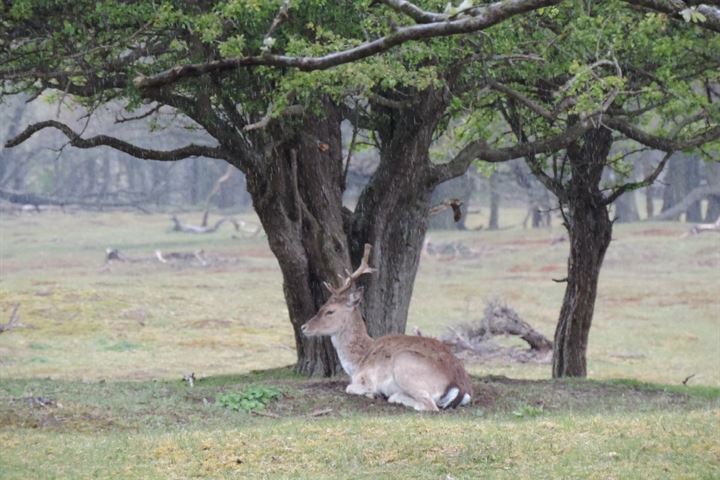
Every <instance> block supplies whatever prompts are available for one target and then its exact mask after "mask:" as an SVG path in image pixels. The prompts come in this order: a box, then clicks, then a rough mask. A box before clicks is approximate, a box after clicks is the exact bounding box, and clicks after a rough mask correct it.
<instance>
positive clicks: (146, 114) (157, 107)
mask: <svg viewBox="0 0 720 480" xmlns="http://www.w3.org/2000/svg"><path fill="white" fill-rule="evenodd" d="M162 107H163V105H162V104H157V105H155V106H154V107H153V108H151V109H150V110H148V111H147V112H144V113H141V114H139V115H135V116H132V117H123V116H120V117H117V118H116V119H115V123H125V122H132V121H133V120H142V119H143V118H147V117H149V116H150V115H152V114H153V113H155V112H159V111H160V109H161V108H162Z"/></svg>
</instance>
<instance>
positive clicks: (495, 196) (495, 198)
mask: <svg viewBox="0 0 720 480" xmlns="http://www.w3.org/2000/svg"><path fill="white" fill-rule="evenodd" d="M489 183H490V220H489V221H488V229H489V230H497V229H498V228H499V223H498V217H499V213H498V211H499V210H500V208H499V207H500V194H499V193H498V173H497V171H495V172H493V174H492V175H490V182H489Z"/></svg>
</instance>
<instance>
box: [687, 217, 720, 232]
mask: <svg viewBox="0 0 720 480" xmlns="http://www.w3.org/2000/svg"><path fill="white" fill-rule="evenodd" d="M705 232H717V233H720V217H718V219H717V220H715V223H698V224H697V225H695V226H693V227H692V228H691V229H690V230H688V233H687V235H700V234H701V233H705Z"/></svg>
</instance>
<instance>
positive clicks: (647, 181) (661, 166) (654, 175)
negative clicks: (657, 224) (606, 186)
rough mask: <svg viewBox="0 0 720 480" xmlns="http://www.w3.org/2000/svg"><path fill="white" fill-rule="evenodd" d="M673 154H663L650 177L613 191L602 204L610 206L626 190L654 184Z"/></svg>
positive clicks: (671, 152) (670, 152)
mask: <svg viewBox="0 0 720 480" xmlns="http://www.w3.org/2000/svg"><path fill="white" fill-rule="evenodd" d="M673 153H675V152H673V151H669V152H667V153H666V154H665V156H664V157H663V159H662V160H660V163H658V165H657V167H655V170H653V172H652V173H651V174H650V175H648V176H647V177H645V178H644V179H643V180H641V181H639V182H631V183H626V184H625V185H621V186H620V187H618V188H617V189H615V191H614V192H613V193H611V194H610V195H608V197H607V198H606V199H605V200H604V201H603V203H604V204H605V205H610V204H611V203H613V202H614V201H615V200H617V199H618V197H620V195H622V194H623V193H625V192H627V191H628V190H636V189H638V188H643V187H647V186H648V185H652V184H653V183H654V182H655V180H657V177H658V176H659V175H660V172H662V171H663V169H664V168H665V164H666V163H667V161H668V159H669V158H670V157H671V156H672V154H673Z"/></svg>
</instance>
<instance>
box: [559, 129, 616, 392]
mask: <svg viewBox="0 0 720 480" xmlns="http://www.w3.org/2000/svg"><path fill="white" fill-rule="evenodd" d="M582 140H583V142H582V145H581V146H580V145H579V144H574V145H572V146H571V147H570V148H568V158H569V159H570V168H571V173H572V175H571V178H570V180H569V184H568V186H567V187H566V191H567V195H568V199H567V208H568V213H567V215H566V217H567V222H566V225H565V226H566V228H567V230H568V234H569V237H570V256H569V258H568V276H567V287H566V289H565V297H564V299H563V305H562V309H561V310H560V318H559V320H558V324H557V328H556V330H555V340H554V343H553V377H554V378H559V377H584V376H586V375H587V363H586V353H587V345H588V336H589V333H590V326H591V324H592V318H593V313H594V310H595V299H596V296H597V284H598V278H599V276H600V268H601V266H602V262H603V258H604V257H605V252H606V251H607V248H608V246H609V245H610V239H611V235H612V222H611V221H610V217H609V215H608V209H607V206H606V204H605V202H604V197H603V195H602V192H601V191H600V181H601V178H602V170H603V167H604V165H605V160H606V159H607V155H608V153H609V151H610V146H611V145H612V134H611V132H610V130H607V129H605V128H600V129H596V130H592V131H590V132H588V133H586V134H585V135H584V136H583V138H582Z"/></svg>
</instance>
